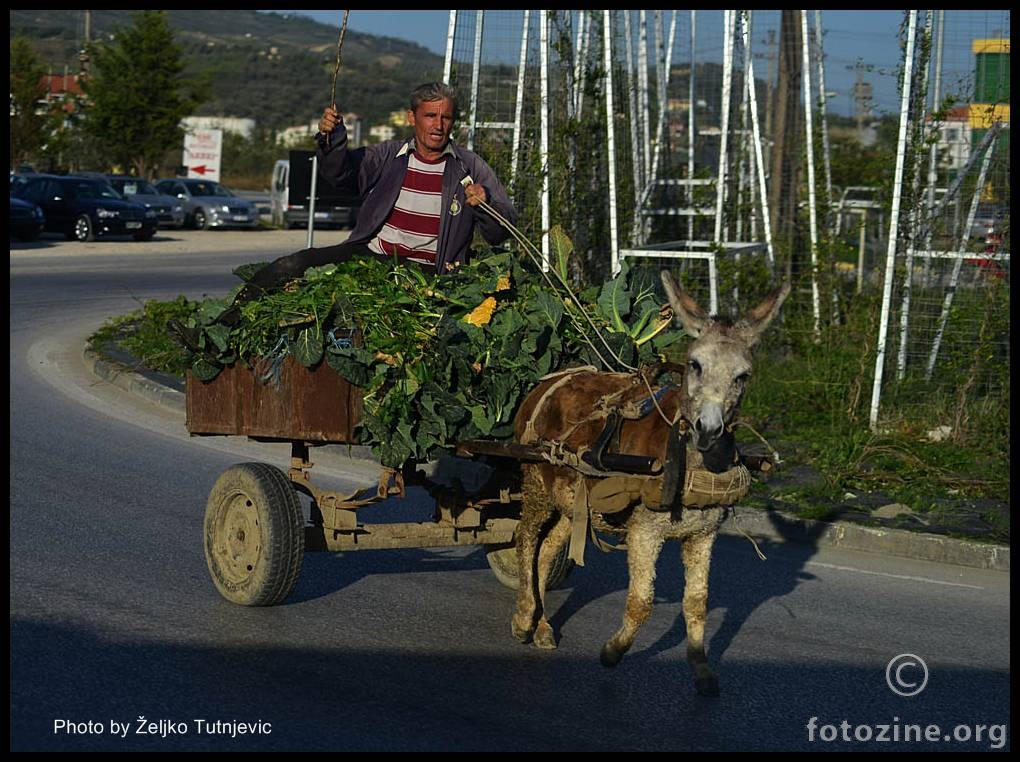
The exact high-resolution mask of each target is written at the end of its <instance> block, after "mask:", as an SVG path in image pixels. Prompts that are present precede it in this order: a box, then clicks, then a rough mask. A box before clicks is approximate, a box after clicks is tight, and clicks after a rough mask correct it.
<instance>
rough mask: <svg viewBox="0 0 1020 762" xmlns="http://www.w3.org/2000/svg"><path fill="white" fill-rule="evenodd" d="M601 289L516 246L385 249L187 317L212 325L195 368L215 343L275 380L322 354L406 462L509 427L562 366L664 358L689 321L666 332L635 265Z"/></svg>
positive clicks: (502, 434)
mask: <svg viewBox="0 0 1020 762" xmlns="http://www.w3.org/2000/svg"><path fill="white" fill-rule="evenodd" d="M554 242H555V247H556V250H557V252H559V253H560V254H563V252H567V253H569V251H570V249H571V248H572V245H571V244H570V241H569V239H568V238H567V237H566V236H565V235H564V234H562V232H559V233H557V235H556V236H555V237H554ZM562 259H565V256H563V257H561V261H562ZM256 270H257V267H256V266H251V267H248V268H244V269H242V268H239V270H238V271H239V272H243V273H244V275H245V276H247V277H250V275H251V273H253V272H255V271H256ZM593 293H594V292H589V293H588V294H587V297H588V301H587V302H585V301H583V300H582V301H581V304H580V305H579V304H578V303H577V302H576V301H575V300H574V299H570V298H566V294H564V293H560V292H559V291H554V290H553V289H552V288H551V287H550V286H549V285H547V280H546V279H545V278H544V277H542V276H541V275H540V274H539V273H535V272H533V271H529V270H527V269H526V268H525V267H523V266H522V264H521V263H520V262H519V261H518V260H517V259H516V258H515V257H514V256H513V255H512V254H511V253H510V252H502V253H494V254H491V255H489V256H485V257H481V258H476V259H475V260H474V261H473V262H472V263H471V264H469V265H467V266H465V267H461V268H458V269H456V270H453V271H452V272H450V273H448V274H446V275H444V276H441V277H439V278H435V279H430V278H428V277H426V276H425V275H424V274H423V273H422V272H421V271H420V270H418V269H417V268H414V267H403V266H397V267H393V266H392V265H391V264H387V263H382V262H378V261H376V260H357V261H352V262H345V263H343V264H338V265H328V266H325V267H318V268H310V269H309V270H307V271H306V272H305V274H304V277H303V278H301V279H299V280H296V281H292V282H291V283H289V284H288V285H287V286H285V287H284V288H283V289H281V290H278V291H274V292H269V293H267V294H265V295H263V296H262V297H261V298H259V299H257V300H254V301H251V302H248V303H245V304H244V306H243V307H242V309H241V320H240V322H239V323H238V324H237V325H236V326H234V327H233V328H227V327H226V326H222V325H219V324H217V323H216V322H215V318H216V316H217V315H219V314H220V312H222V310H223V309H224V308H225V306H226V303H225V302H223V301H221V300H208V301H207V302H204V303H202V304H200V305H199V306H198V307H197V308H196V310H195V312H194V315H193V316H192V318H191V321H190V322H191V325H192V326H197V327H200V328H203V329H204V334H205V336H207V337H208V340H204V342H203V345H204V347H205V348H206V350H207V352H206V354H205V357H196V358H195V359H194V363H193V365H192V372H193V373H194V374H195V376H196V377H197V378H200V379H203V380H208V379H210V378H212V377H214V376H215V373H216V372H217V370H218V367H217V366H216V365H215V364H212V363H211V362H210V361H209V359H211V358H209V353H210V352H211V353H213V354H214V355H216V356H217V359H218V360H219V361H220V367H222V366H225V365H228V364H230V363H232V362H235V361H237V360H238V359H240V360H242V361H244V362H246V363H248V364H249V365H251V366H252V367H253V368H255V369H256V372H258V373H259V376H260V378H262V379H263V380H264V381H266V382H267V383H269V382H272V381H273V379H274V378H278V369H279V363H280V361H281V360H282V359H283V357H285V356H286V355H287V354H289V355H292V356H293V357H294V358H295V359H296V360H297V361H298V362H300V363H301V364H302V365H305V366H306V367H314V366H316V365H318V364H320V363H321V362H323V361H325V362H326V363H327V364H328V365H329V366H330V368H332V369H333V370H334V371H335V372H337V373H339V374H340V375H342V376H343V377H344V378H346V379H347V380H348V381H350V382H351V383H352V384H354V385H356V386H358V387H360V388H361V390H362V398H363V403H364V405H363V407H364V412H363V416H362V421H361V423H360V426H359V429H358V431H357V433H358V435H359V437H360V439H361V441H362V442H363V443H364V444H367V445H370V446H371V447H372V449H373V451H374V452H375V454H376V455H377V456H378V457H379V458H380V460H381V461H382V463H383V465H386V466H390V467H394V468H397V467H400V466H401V465H403V464H404V463H405V462H406V461H408V460H413V461H418V462H422V461H427V460H430V459H432V458H434V457H435V456H436V455H437V454H438V450H441V449H448V448H452V447H453V446H455V445H456V443H457V442H459V441H463V440H466V439H472V438H477V437H491V438H509V437H510V436H512V434H513V418H514V414H515V413H516V410H517V408H518V406H519V404H520V402H521V401H522V400H523V398H524V396H525V395H526V394H527V393H528V391H529V390H530V389H532V388H533V387H534V386H535V385H536V384H537V383H538V381H539V380H540V379H541V378H542V377H543V376H544V375H546V374H547V373H549V372H551V371H554V370H558V369H561V368H564V367H569V366H571V365H580V364H594V365H596V366H604V365H605V364H606V363H604V362H603V359H604V358H606V357H612V356H613V355H615V356H616V358H617V359H615V360H613V361H612V362H614V363H616V364H618V363H620V362H621V361H622V362H623V363H626V364H627V365H630V366H634V365H636V364H638V363H648V362H653V361H655V360H657V359H661V357H660V355H659V352H660V351H661V349H662V348H663V347H664V346H666V345H667V344H668V343H669V342H670V341H671V340H673V338H674V337H675V336H676V335H677V333H678V332H668V333H665V334H662V327H664V326H665V325H668V323H669V321H670V319H671V317H672V315H671V313H670V312H669V310H668V308H666V309H665V310H663V309H662V308H661V306H660V304H659V303H658V302H657V301H656V300H655V297H654V293H653V290H652V289H650V288H641V289H638V291H637V294H636V295H635V294H634V292H633V289H632V288H631V287H630V284H629V282H628V270H627V269H626V267H625V268H624V270H623V272H621V274H620V276H619V277H618V278H616V279H614V280H613V281H611V282H610V283H607V284H605V285H604V286H603V287H602V289H601V292H600V293H599V295H598V299H597V302H595V301H594V298H593ZM632 316H633V317H634V324H633V325H631V324H630V323H629V322H628V320H629V319H630V318H631V317H632ZM596 334H598V335H600V336H601V338H598V337H597V336H596ZM607 346H608V348H610V349H611V350H612V352H611V353H608V352H607ZM607 369H609V368H607ZM615 369H619V368H618V367H617V368H615Z"/></svg>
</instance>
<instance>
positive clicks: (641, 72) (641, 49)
mask: <svg viewBox="0 0 1020 762" xmlns="http://www.w3.org/2000/svg"><path fill="white" fill-rule="evenodd" d="M638 18H639V19H640V26H639V27H638V99H639V105H638V108H639V110H640V118H639V124H640V125H641V132H640V136H641V185H640V187H644V185H645V183H647V182H648V165H649V164H651V162H652V156H651V153H650V151H651V143H652V136H651V135H650V134H649V132H650V131H649V121H650V117H651V113H650V106H649V104H648V19H647V17H646V16H645V11H644V10H639V11H638ZM635 190H637V191H639V188H635Z"/></svg>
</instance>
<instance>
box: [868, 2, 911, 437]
mask: <svg viewBox="0 0 1020 762" xmlns="http://www.w3.org/2000/svg"><path fill="white" fill-rule="evenodd" d="M916 29H917V11H910V12H909V22H908V24H907V48H906V53H905V55H904V61H903V70H904V71H903V95H902V97H901V100H900V131H899V137H898V138H897V141H896V146H897V147H896V169H895V171H894V173H893V197H892V211H891V214H890V219H889V246H888V248H887V249H886V255H885V282H884V284H883V287H882V315H881V318H880V320H879V327H878V347H877V349H878V352H877V355H876V357H875V378H874V382H873V384H872V387H871V412H870V415H869V421H870V424H871V430H872V431H876V430H877V428H878V404H879V400H880V399H881V396H882V368H883V366H884V365H885V349H886V346H885V345H886V340H887V338H888V333H889V310H890V306H891V304H892V286H893V275H894V274H895V271H896V240H897V236H898V235H899V219H900V202H901V200H902V195H903V189H902V183H903V165H904V162H905V159H906V143H907V123H908V122H909V121H910V89H911V79H912V76H913V75H912V69H913V66H914V35H915V32H916Z"/></svg>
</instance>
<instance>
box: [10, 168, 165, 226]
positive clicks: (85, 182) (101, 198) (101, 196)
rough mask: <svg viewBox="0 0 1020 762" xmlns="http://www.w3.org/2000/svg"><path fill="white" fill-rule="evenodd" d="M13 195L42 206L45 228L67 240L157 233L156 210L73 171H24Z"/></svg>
mask: <svg viewBox="0 0 1020 762" xmlns="http://www.w3.org/2000/svg"><path fill="white" fill-rule="evenodd" d="M13 195H15V196H17V197H18V198H22V199H25V200H26V201H31V202H32V203H34V204H38V205H39V206H40V207H42V210H43V213H44V214H45V215H46V226H45V230H48V231H50V232H52V233H63V234H64V235H65V236H66V237H67V239H68V240H69V241H73V240H75V239H77V240H79V241H94V240H95V239H96V238H97V237H100V236H111V235H124V236H127V235H129V236H132V237H133V238H134V239H135V240H136V241H148V240H149V239H150V238H152V237H153V236H154V235H155V234H156V228H157V226H158V225H157V222H156V213H155V212H154V211H152V210H151V209H148V208H146V207H144V206H142V205H141V204H135V203H132V202H130V201H125V200H124V199H123V198H121V196H120V194H119V193H117V191H115V190H114V189H113V188H112V187H111V186H110V184H109V183H108V182H106V181H105V180H99V179H95V178H91V177H76V176H74V175H26V176H25V181H24V183H22V184H21V185H20V186H19V187H18V188H17V189H16V191H15V192H13Z"/></svg>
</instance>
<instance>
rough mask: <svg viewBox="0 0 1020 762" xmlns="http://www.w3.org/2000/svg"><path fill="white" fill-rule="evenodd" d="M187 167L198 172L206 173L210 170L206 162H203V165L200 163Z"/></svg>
mask: <svg viewBox="0 0 1020 762" xmlns="http://www.w3.org/2000/svg"><path fill="white" fill-rule="evenodd" d="M185 169H189V170H191V171H192V172H198V174H200V175H204V174H205V173H206V171H207V170H208V167H206V166H205V164H201V165H199V166H197V167H185Z"/></svg>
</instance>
